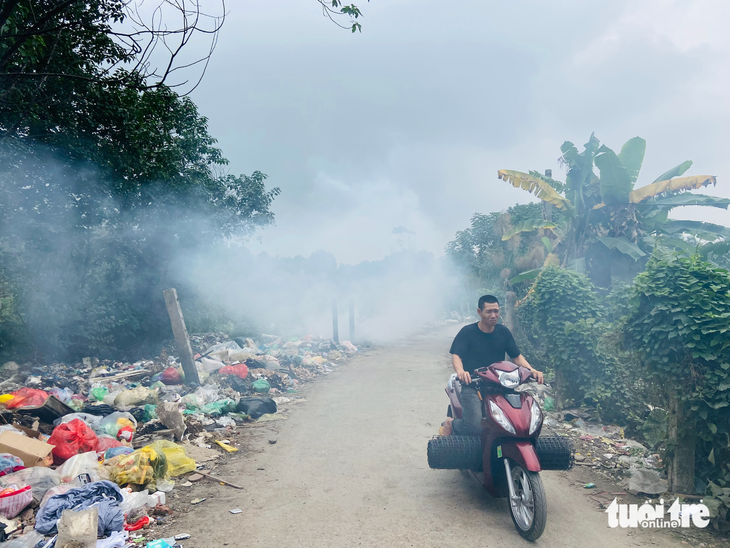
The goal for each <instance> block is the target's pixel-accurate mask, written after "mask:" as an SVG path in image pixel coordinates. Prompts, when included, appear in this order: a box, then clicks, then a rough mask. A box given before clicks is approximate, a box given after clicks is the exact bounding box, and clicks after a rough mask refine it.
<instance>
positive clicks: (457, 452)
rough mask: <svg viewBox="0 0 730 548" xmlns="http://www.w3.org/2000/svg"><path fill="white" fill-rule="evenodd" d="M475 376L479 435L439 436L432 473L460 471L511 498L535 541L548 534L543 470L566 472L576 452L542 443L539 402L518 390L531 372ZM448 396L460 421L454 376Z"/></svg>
mask: <svg viewBox="0 0 730 548" xmlns="http://www.w3.org/2000/svg"><path fill="white" fill-rule="evenodd" d="M474 373H475V374H474V375H473V376H472V382H476V388H477V393H478V394H479V399H480V400H481V401H482V427H481V436H480V437H478V436H439V437H437V438H434V439H432V440H430V441H429V443H428V464H429V466H430V467H431V468H437V469H451V470H454V469H456V470H462V471H463V472H464V473H465V474H467V475H468V476H470V477H471V478H473V479H474V480H476V481H478V482H479V483H481V484H482V485H483V486H484V488H485V489H486V490H487V492H488V493H489V494H490V495H491V496H493V497H502V498H503V497H509V503H510V504H509V507H510V513H511V515H512V521H513V522H514V524H515V527H516V528H517V532H518V533H519V534H520V535H521V536H522V537H524V538H525V539H527V540H536V539H537V538H539V537H540V535H542V533H543V531H544V530H545V524H546V521H547V498H546V497H545V489H544V487H543V485H542V480H541V479H540V472H541V471H542V470H567V469H569V468H571V467H572V465H573V447H572V444H571V443H570V441H569V440H567V439H566V438H562V437H548V438H540V437H539V436H540V431H541V430H542V420H543V414H542V410H541V409H540V405H539V404H538V402H537V401H536V400H535V399H534V398H533V397H532V396H531V395H529V394H527V393H526V392H518V391H516V390H515V389H516V388H517V387H518V386H520V385H521V384H524V383H526V382H529V381H530V380H531V379H532V374H531V372H530V370H529V369H526V368H524V367H519V366H517V365H515V364H513V363H512V362H497V363H494V364H492V365H490V366H489V367H484V368H481V369H477V370H476V371H475V372H474ZM446 393H447V395H448V396H449V399H450V400H451V404H450V405H449V410H448V416H450V417H454V418H457V419H460V418H461V414H462V407H461V399H460V397H461V383H460V382H459V380H458V378H457V377H456V375H455V374H454V375H451V378H450V379H449V384H448V387H447V388H446Z"/></svg>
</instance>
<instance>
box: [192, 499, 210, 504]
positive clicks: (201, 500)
mask: <svg viewBox="0 0 730 548" xmlns="http://www.w3.org/2000/svg"><path fill="white" fill-rule="evenodd" d="M206 500H208V499H206V498H202V499H193V500H191V501H190V504H200V503H201V502H203V501H206Z"/></svg>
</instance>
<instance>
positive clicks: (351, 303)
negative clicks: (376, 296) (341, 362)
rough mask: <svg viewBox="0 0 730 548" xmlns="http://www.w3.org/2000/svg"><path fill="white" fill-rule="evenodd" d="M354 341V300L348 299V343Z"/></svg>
mask: <svg viewBox="0 0 730 548" xmlns="http://www.w3.org/2000/svg"><path fill="white" fill-rule="evenodd" d="M354 341H355V300H354V299H350V342H354Z"/></svg>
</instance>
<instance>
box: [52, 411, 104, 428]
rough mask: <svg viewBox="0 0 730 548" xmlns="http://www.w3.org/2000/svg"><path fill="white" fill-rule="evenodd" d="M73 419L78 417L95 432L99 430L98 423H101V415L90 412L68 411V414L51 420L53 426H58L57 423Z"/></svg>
mask: <svg viewBox="0 0 730 548" xmlns="http://www.w3.org/2000/svg"><path fill="white" fill-rule="evenodd" d="M74 419H80V420H82V421H84V422H85V423H86V424H88V425H89V426H90V427H91V429H92V430H94V431H95V432H97V431H98V430H99V424H100V423H101V417H99V416H97V415H92V414H90V413H69V414H68V415H64V416H63V417H61V418H59V419H56V420H55V421H53V426H58V425H59V424H66V423H69V422H71V421H72V420H74Z"/></svg>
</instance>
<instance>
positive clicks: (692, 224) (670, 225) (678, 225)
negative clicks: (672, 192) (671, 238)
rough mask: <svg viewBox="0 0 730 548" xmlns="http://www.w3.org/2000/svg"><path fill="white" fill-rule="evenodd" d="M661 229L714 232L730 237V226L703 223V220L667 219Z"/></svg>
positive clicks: (673, 231)
mask: <svg viewBox="0 0 730 548" xmlns="http://www.w3.org/2000/svg"><path fill="white" fill-rule="evenodd" d="M662 230H663V231H664V232H666V233H668V234H677V233H680V232H688V233H690V234H697V233H700V232H703V233H706V234H716V235H717V236H722V237H725V238H727V237H730V228H728V227H726V226H723V225H716V224H713V223H705V222H703V221H681V220H676V221H667V222H666V223H665V224H664V226H662Z"/></svg>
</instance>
